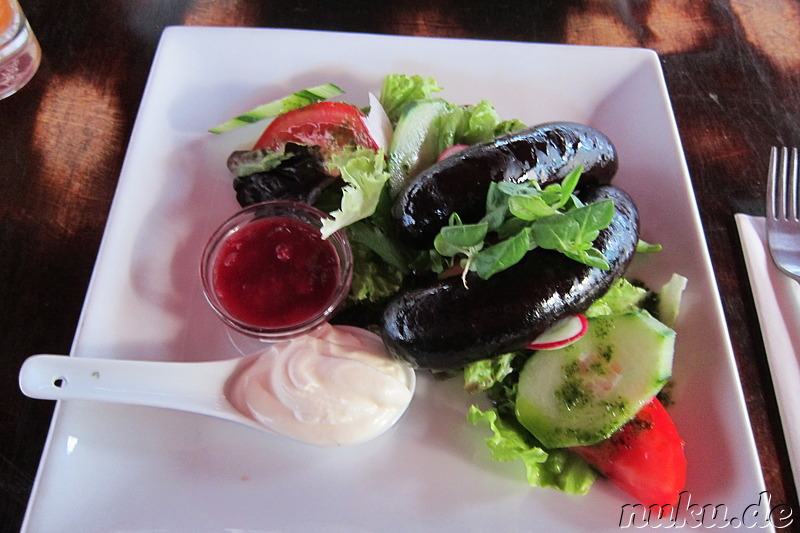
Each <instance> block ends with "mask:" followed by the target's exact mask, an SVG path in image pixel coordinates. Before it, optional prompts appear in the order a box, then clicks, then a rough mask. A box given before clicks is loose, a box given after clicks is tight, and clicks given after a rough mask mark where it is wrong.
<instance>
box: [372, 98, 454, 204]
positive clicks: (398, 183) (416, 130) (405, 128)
mask: <svg viewBox="0 0 800 533" xmlns="http://www.w3.org/2000/svg"><path fill="white" fill-rule="evenodd" d="M450 110H451V106H450V104H448V103H447V102H446V101H444V100H441V99H438V98H436V99H431V100H417V101H414V102H411V104H409V106H408V107H407V108H406V109H405V110H404V111H403V114H402V115H400V119H399V120H398V121H397V126H395V129H394V136H393V137H392V142H391V144H390V145H389V161H388V165H387V166H388V169H389V174H390V175H391V178H390V179H389V185H390V187H391V191H392V193H394V194H397V193H398V192H399V191H400V189H401V188H402V187H403V186H404V185H405V184H406V182H407V181H408V180H409V179H410V178H412V177H414V176H415V175H416V174H418V173H419V172H420V171H421V170H422V169H424V168H427V167H429V166H431V165H432V164H434V163H435V162H436V158H437V157H439V147H438V134H439V128H438V127H437V120H436V119H437V118H438V117H440V116H441V115H444V114H446V113H447V112H449V111H450Z"/></svg>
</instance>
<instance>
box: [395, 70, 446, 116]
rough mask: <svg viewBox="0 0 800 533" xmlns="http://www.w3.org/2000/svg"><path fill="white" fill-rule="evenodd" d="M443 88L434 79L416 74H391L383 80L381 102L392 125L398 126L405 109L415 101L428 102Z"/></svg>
mask: <svg viewBox="0 0 800 533" xmlns="http://www.w3.org/2000/svg"><path fill="white" fill-rule="evenodd" d="M441 90H442V88H441V87H439V84H438V83H437V82H436V80H435V79H434V78H430V77H429V78H426V77H423V76H420V75H418V74H415V75H413V76H408V75H406V74H389V75H387V76H386V77H385V78H384V80H383V85H382V86H381V94H380V97H379V101H380V103H381V106H382V107H383V109H384V111H386V116H388V117H389V121H390V122H391V123H392V125H395V124H397V120H398V119H399V118H400V115H401V114H402V112H403V108H405V107H406V105H407V104H408V103H410V102H413V101H415V100H427V99H428V98H431V96H432V95H433V93H436V92H439V91H441Z"/></svg>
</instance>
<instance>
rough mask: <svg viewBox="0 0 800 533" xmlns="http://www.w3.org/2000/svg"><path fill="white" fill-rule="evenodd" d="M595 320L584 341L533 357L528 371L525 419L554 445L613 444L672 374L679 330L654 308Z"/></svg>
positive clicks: (523, 377)
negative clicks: (610, 440) (614, 437)
mask: <svg viewBox="0 0 800 533" xmlns="http://www.w3.org/2000/svg"><path fill="white" fill-rule="evenodd" d="M589 322H590V326H589V328H588V330H587V333H586V335H584V336H583V337H581V338H580V339H578V341H576V342H575V343H573V344H570V345H569V346H565V347H564V348H561V349H560V350H552V351H547V352H542V353H539V354H537V355H536V356H535V357H531V358H530V359H528V360H527V361H526V362H525V366H524V367H523V368H522V370H521V371H520V375H519V388H518V392H517V401H516V411H517V418H518V419H519V421H520V423H521V424H522V425H523V426H525V428H526V429H527V430H528V431H530V432H531V434H533V436H534V437H536V438H537V439H538V440H539V442H541V443H542V445H544V446H546V447H548V448H566V447H570V446H584V445H588V444H596V443H598V442H600V441H601V440H604V439H607V438H608V437H610V436H611V435H612V434H613V433H615V432H616V431H617V430H619V429H620V428H621V427H622V426H623V425H625V424H626V423H627V422H628V421H630V420H631V419H632V418H633V416H634V415H635V414H636V413H637V412H639V411H640V410H641V409H642V407H644V406H645V405H646V404H648V403H650V401H652V399H653V398H654V397H655V395H656V394H657V393H658V391H660V390H661V388H662V387H663V386H664V384H665V383H666V382H667V380H668V379H669V378H670V376H671V375H672V354H673V352H674V350H675V332H674V331H673V330H671V329H670V328H668V327H667V326H665V325H664V324H662V323H661V322H659V321H658V320H656V319H655V318H653V316H652V315H650V314H649V313H647V312H646V311H643V310H639V311H634V312H630V313H625V314H620V315H615V316H604V317H596V318H592V319H590V320H589Z"/></svg>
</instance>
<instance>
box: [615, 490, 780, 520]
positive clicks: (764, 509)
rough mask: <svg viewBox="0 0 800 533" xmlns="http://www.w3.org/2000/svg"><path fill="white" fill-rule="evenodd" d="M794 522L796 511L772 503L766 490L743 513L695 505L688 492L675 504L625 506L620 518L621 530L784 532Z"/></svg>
mask: <svg viewBox="0 0 800 533" xmlns="http://www.w3.org/2000/svg"><path fill="white" fill-rule="evenodd" d="M792 522H793V518H792V508H791V506H789V505H788V504H785V503H779V504H776V505H773V504H772V496H771V495H770V494H769V493H768V492H767V491H763V492H761V493H760V494H759V495H758V501H757V502H755V503H752V504H750V505H748V506H747V507H745V508H744V509H742V510H739V511H738V512H737V510H735V509H730V508H729V507H728V506H727V505H725V504H723V503H720V504H711V503H707V504H699V503H696V502H692V496H691V494H689V492H688V491H683V492H681V493H680V496H679V498H678V502H677V503H676V504H675V505H671V504H666V505H657V504H655V505H650V506H645V505H643V504H641V503H636V504H625V505H623V506H622V512H621V514H620V518H619V527H620V528H621V529H627V528H664V529H669V528H678V527H689V528H725V527H731V528H748V529H763V528H767V527H770V526H772V527H774V528H775V529H782V528H786V527H789V526H790V525H791V524H792Z"/></svg>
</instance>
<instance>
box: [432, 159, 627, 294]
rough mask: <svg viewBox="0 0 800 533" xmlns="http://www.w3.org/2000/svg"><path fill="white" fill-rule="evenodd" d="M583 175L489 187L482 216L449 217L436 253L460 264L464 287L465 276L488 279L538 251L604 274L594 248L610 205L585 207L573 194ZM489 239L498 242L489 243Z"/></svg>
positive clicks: (608, 216)
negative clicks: (473, 274)
mask: <svg viewBox="0 0 800 533" xmlns="http://www.w3.org/2000/svg"><path fill="white" fill-rule="evenodd" d="M582 173H583V168H582V167H578V168H576V169H575V170H573V171H572V172H570V173H569V174H568V175H567V177H566V178H564V180H563V181H562V182H561V183H555V184H551V185H548V186H546V187H544V188H542V187H541V186H540V185H539V184H538V183H536V182H535V181H529V182H524V183H507V182H500V183H492V184H491V185H490V187H489V192H488V194H487V198H486V214H485V215H484V217H483V218H482V219H481V220H480V221H478V222H477V223H474V224H464V223H462V221H461V218H460V217H459V216H458V214H457V213H453V214H452V215H451V216H450V219H449V221H448V222H449V223H448V225H447V226H445V227H443V228H442V229H441V230H440V231H439V234H438V235H437V236H436V238H435V239H434V243H433V245H434V248H435V250H436V252H438V253H439V254H440V255H441V256H443V257H445V258H449V259H450V260H451V261H453V262H454V263H455V262H456V261H460V263H459V264H460V266H461V268H462V269H463V272H462V279H463V280H464V284H465V285H466V275H467V273H468V272H470V271H474V272H476V273H477V274H478V276H479V277H480V278H481V279H489V278H490V277H492V276H493V275H495V274H497V273H498V272H501V271H503V270H505V269H507V268H509V267H511V266H513V265H515V264H516V263H518V262H519V261H520V260H521V259H522V258H523V257H524V256H525V254H526V253H528V252H529V251H531V250H533V249H534V248H537V247H541V248H546V249H549V250H556V251H558V252H561V253H563V254H564V255H566V256H567V257H569V258H570V259H573V260H575V261H578V262H580V263H584V264H586V265H589V266H592V267H597V268H600V269H603V270H608V268H609V265H608V261H607V260H606V258H605V257H604V256H603V254H602V253H601V252H600V251H599V250H598V249H596V248H594V247H593V243H594V241H595V239H597V236H598V235H599V234H600V231H601V230H603V229H604V228H606V227H608V225H609V224H611V219H612V218H613V216H614V202H613V201H612V200H610V199H608V200H602V201H600V202H596V203H592V204H583V203H582V202H581V201H580V200H579V199H578V197H577V196H575V194H574V192H575V187H576V186H577V185H578V181H579V179H580V176H581V174H582ZM490 236H492V237H493V238H495V239H499V240H498V242H496V243H494V244H489V243H488V242H487V238H488V237H490Z"/></svg>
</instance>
